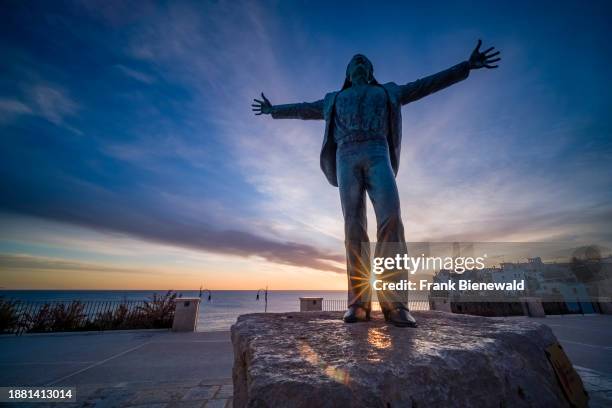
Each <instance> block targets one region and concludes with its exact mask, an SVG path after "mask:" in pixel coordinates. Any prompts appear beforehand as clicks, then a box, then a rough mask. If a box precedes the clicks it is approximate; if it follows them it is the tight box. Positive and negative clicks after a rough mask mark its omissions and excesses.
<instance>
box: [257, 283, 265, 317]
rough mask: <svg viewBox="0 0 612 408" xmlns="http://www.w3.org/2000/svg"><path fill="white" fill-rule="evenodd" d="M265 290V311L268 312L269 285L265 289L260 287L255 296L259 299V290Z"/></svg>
mask: <svg viewBox="0 0 612 408" xmlns="http://www.w3.org/2000/svg"><path fill="white" fill-rule="evenodd" d="M261 291H263V292H264V300H265V302H266V304H265V306H264V313H267V312H268V287H267V286H266V288H265V289H258V290H257V296H256V297H255V299H256V300H259V292H261Z"/></svg>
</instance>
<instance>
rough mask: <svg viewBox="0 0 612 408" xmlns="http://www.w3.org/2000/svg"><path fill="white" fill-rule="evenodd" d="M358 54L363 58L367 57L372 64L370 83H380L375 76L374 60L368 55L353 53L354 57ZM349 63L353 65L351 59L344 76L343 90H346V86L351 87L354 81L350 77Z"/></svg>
mask: <svg viewBox="0 0 612 408" xmlns="http://www.w3.org/2000/svg"><path fill="white" fill-rule="evenodd" d="M358 55H360V56H362V57H363V58H365V59H366V61H368V63H369V64H370V77H369V78H368V83H370V84H372V85H379V83H378V81H377V80H376V78H374V65H372V61H370V60H369V59H368V57H366V56H365V55H363V54H355V55H353V58H355V57H356V56H358ZM353 58H351V61H352V60H353ZM349 65H351V63H350V61H349V63H348V65H347V66H346V77H345V78H344V84H343V85H342V89H341V91H344V90H345V89H346V88H350V87H351V86H352V85H353V84H352V82H351V77H350V75H349V72H348V70H349Z"/></svg>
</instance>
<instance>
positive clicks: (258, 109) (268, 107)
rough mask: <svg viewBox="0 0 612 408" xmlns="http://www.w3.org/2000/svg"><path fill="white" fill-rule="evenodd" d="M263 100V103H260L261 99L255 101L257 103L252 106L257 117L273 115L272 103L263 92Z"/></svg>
mask: <svg viewBox="0 0 612 408" xmlns="http://www.w3.org/2000/svg"><path fill="white" fill-rule="evenodd" d="M261 98H262V99H263V101H260V100H259V99H253V100H254V101H255V103H253V104H251V106H252V107H253V112H255V115H261V114H264V113H265V114H266V115H268V114H270V113H272V104H271V103H270V101H269V100H268V98H266V96H265V95H264V94H263V92H262V93H261Z"/></svg>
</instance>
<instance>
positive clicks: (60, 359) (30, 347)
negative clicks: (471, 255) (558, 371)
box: [0, 315, 612, 408]
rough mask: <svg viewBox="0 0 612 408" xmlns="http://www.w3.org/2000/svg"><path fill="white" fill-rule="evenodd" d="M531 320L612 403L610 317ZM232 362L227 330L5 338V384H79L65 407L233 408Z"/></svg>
mask: <svg viewBox="0 0 612 408" xmlns="http://www.w3.org/2000/svg"><path fill="white" fill-rule="evenodd" d="M518 318H520V319H523V318H524V317H518ZM532 320H535V321H539V322H542V323H544V324H547V325H549V326H550V327H551V328H552V330H553V331H554V332H555V334H556V336H557V338H558V339H559V340H560V342H561V344H562V346H563V348H564V349H565V351H566V352H567V354H568V355H569V357H570V359H571V360H572V363H573V364H574V366H575V367H576V369H577V371H578V372H579V373H580V375H581V377H582V379H583V381H584V382H585V386H586V388H587V390H588V391H589V395H590V396H591V401H590V405H591V406H592V407H604V406H611V405H612V316H610V315H587V316H581V315H579V316H548V317H546V318H542V319H532ZM232 364H233V352H232V345H231V341H230V336H229V332H227V331H225V332H198V333H171V332H168V331H165V330H163V331H131V332H101V333H93V332H90V333H65V334H62V333H57V334H39V335H24V336H19V337H18V336H13V335H4V336H0V385H2V386H16V385H20V386H25V385H28V386H71V387H76V390H77V392H76V393H77V402H76V403H74V404H67V403H59V404H56V406H59V407H66V408H67V407H70V406H78V407H96V408H99V407H124V406H125V407H153V408H157V407H159V408H162V407H164V408H170V407H223V408H227V407H230V406H231V405H232V401H231V398H232V393H233V390H232V382H231V373H232ZM12 406H16V407H25V406H28V404H24V403H19V404H12ZM29 406H33V407H38V408H42V407H43V406H45V405H44V404H41V403H35V404H29Z"/></svg>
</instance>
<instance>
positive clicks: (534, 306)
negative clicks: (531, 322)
mask: <svg viewBox="0 0 612 408" xmlns="http://www.w3.org/2000/svg"><path fill="white" fill-rule="evenodd" d="M520 301H521V304H522V305H523V313H524V314H525V316H529V317H546V313H545V312H544V307H543V306H542V299H540V298H536V297H524V298H521V299H520Z"/></svg>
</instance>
